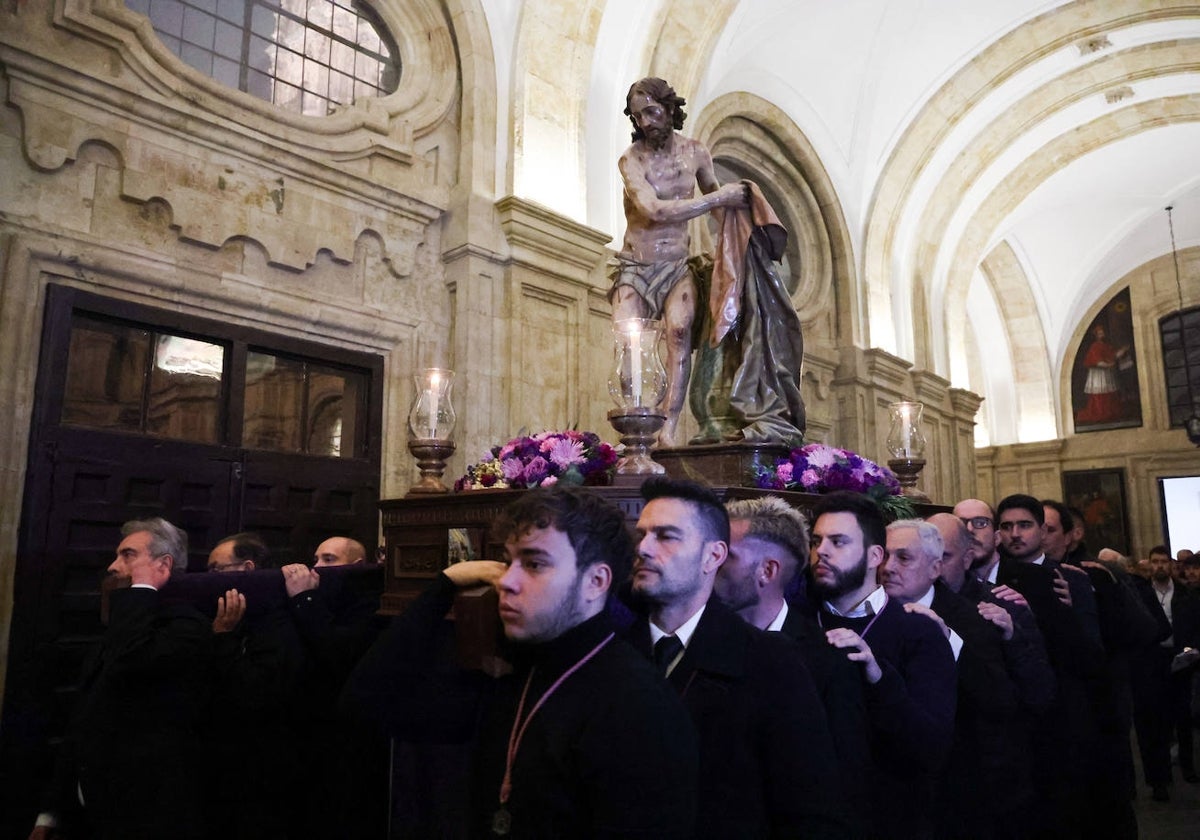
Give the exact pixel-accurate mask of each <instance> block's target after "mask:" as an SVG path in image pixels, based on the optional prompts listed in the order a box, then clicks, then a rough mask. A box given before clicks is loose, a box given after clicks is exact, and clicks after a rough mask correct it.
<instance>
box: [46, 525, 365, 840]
mask: <svg viewBox="0 0 1200 840" xmlns="http://www.w3.org/2000/svg"><path fill="white" fill-rule="evenodd" d="M121 535H122V540H121V542H120V545H119V546H118V547H117V551H116V558H115V559H114V560H113V562H112V564H111V565H110V566H109V567H108V572H109V575H110V576H111V577H112V578H113V579H114V580H115V579H122V580H124V581H128V586H125V587H117V588H114V589H112V590H111V591H110V592H109V593H108V596H107V604H108V610H107V612H108V620H107V627H106V628H105V631H104V635H103V637H102V639H101V641H100V643H99V645H98V646H97V647H96V648H95V650H93V651H92V652H91V654H90V655H89V656H88V657H87V658H86V660H85V664H84V667H83V671H82V674H81V675H80V679H79V685H78V688H79V692H78V695H79V696H78V699H77V701H76V703H75V709H74V711H73V713H72V715H71V718H70V722H69V724H68V728H67V731H66V733H65V735H64V737H63V739H62V742H61V744H60V745H59V746H58V749H57V755H56V758H55V762H54V765H55V769H54V774H53V778H52V780H51V781H50V782H49V784H48V785H47V787H46V791H45V794H44V796H43V798H42V801H41V802H40V803H39V805H40V808H41V813H40V814H39V815H38V817H37V820H36V824H35V826H34V828H33V830H32V833H31V834H30V838H31V840H41V839H42V838H47V839H48V838H56V837H62V838H67V840H74V838H98V839H99V838H105V839H106V840H107V839H109V838H111V840H137V839H138V838H164V840H165V838H182V839H183V840H189V838H195V840H201V838H205V839H207V838H214V837H221V838H229V840H249V838H261V839H262V840H281V839H282V838H305V840H307V839H308V838H312V840H317V838H332V837H356V836H358V837H381V836H384V832H385V831H386V812H385V807H386V806H385V805H384V804H383V800H384V797H383V796H382V793H383V790H384V785H385V778H386V772H387V771H386V768H387V764H386V759H387V755H386V744H385V743H383V742H381V739H380V738H379V737H378V736H377V735H376V734H375V733H373V732H369V731H367V730H365V729H364V728H363V727H362V726H357V725H355V724H354V723H353V721H350V720H346V719H345V718H343V717H342V716H339V715H338V714H337V699H338V696H339V694H340V691H341V687H342V684H343V683H344V682H345V680H346V678H347V676H348V675H349V673H350V671H351V670H352V669H353V667H354V665H355V664H356V663H357V661H358V660H359V659H360V658H361V656H362V655H363V654H364V653H365V651H366V650H367V649H368V648H369V647H370V645H371V643H372V641H373V640H374V638H375V636H376V635H377V634H378V631H379V630H380V629H381V625H380V624H379V618H378V617H377V615H376V613H377V611H378V609H379V592H378V589H379V588H381V587H374V586H372V585H370V584H371V581H370V580H369V581H368V585H367V586H366V587H365V588H364V587H362V586H358V587H356V586H352V585H350V581H349V580H348V579H344V580H340V579H339V578H340V577H341V578H344V577H346V575H339V574H338V572H341V571H347V572H348V571H349V570H351V569H356V568H358V567H360V566H361V565H362V564H363V561H364V555H365V552H364V549H363V546H362V545H361V544H360V543H358V542H357V541H355V540H352V539H349V538H346V537H332V538H330V539H328V540H325V541H324V542H322V543H321V545H320V546H319V547H318V548H317V550H316V553H315V555H314V557H313V564H312V566H311V567H310V566H308V565H306V564H303V563H293V564H289V565H286V566H283V568H282V569H277V570H273V571H270V572H263V571H262V570H264V569H270V568H271V564H270V553H269V551H268V549H267V546H266V545H265V544H264V542H263V541H262V539H261V538H260V537H258V536H257V535H255V534H249V533H246V534H234V535H232V536H230V537H227V538H225V539H223V540H221V541H220V542H219V543H218V544H217V545H216V546H215V547H214V548H213V549H212V551H211V553H210V554H209V557H208V569H207V571H208V573H209V574H208V575H187V576H186V578H184V575H185V572H186V569H187V556H188V539H187V534H186V533H185V532H184V531H182V530H181V529H179V528H177V527H175V526H174V525H172V524H171V523H170V522H168V521H166V520H164V519H161V518H154V519H147V520H137V521H132V522H127V523H125V525H124V526H123V527H122V529H121ZM367 577H368V578H372V579H379V578H381V575H374V576H367ZM281 579H282V585H281V584H280V580H281ZM205 584H208V585H205ZM217 592H221V593H224V594H220V595H217V594H216V593H217ZM205 593H211V594H205ZM318 593H320V595H321V597H318ZM200 602H203V603H200ZM198 607H201V608H198ZM370 777H374V778H377V779H378V780H379V781H378V783H377V784H378V787H379V789H380V790H379V793H378V794H377V795H375V796H369V795H364V791H362V790H360V789H359V788H358V785H360V784H361V783H362V782H363V780H364V779H367V778H370ZM314 779H319V780H320V783H319V786H318V787H315V788H314V786H313V780H314ZM298 792H300V793H299V795H298ZM376 803H378V807H376Z"/></svg>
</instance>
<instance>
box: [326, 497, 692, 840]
mask: <svg viewBox="0 0 1200 840" xmlns="http://www.w3.org/2000/svg"><path fill="white" fill-rule="evenodd" d="M492 536H493V539H494V541H495V542H497V543H500V544H502V545H503V546H504V549H503V550H504V557H505V560H506V562H504V563H499V562H495V561H489V560H470V561H466V562H462V563H454V564H452V565H450V566H448V567H447V568H446V569H444V570H443V571H442V572H441V573H440V574H439V575H438V576H437V578H436V579H435V580H434V581H433V582H432V584H431V585H430V587H429V588H428V589H427V590H426V591H425V592H424V593H423V594H422V595H421V596H420V597H419V598H418V599H417V600H416V601H415V602H414V603H413V604H412V605H411V606H410V607H409V608H408V609H407V610H406V611H405V612H404V613H403V614H402V615H401V616H400V617H399V618H397V619H396V621H395V623H394V624H393V625H392V627H391V629H389V630H388V631H387V632H386V633H385V634H384V635H383V636H381V637H380V639H379V641H378V643H377V644H376V645H375V646H374V647H373V648H372V649H371V651H370V652H369V653H368V654H367V656H366V657H365V658H364V659H363V661H362V662H361V663H360V664H359V666H358V668H357V670H356V671H355V672H354V674H353V676H352V677H351V679H350V682H349V684H348V685H347V688H346V696H345V705H346V707H347V711H349V712H351V713H359V714H363V715H365V716H367V717H369V718H372V719H374V720H376V721H377V722H378V723H381V724H383V725H384V726H385V727H386V728H387V729H388V730H389V732H390V733H391V734H393V735H396V736H397V737H399V738H401V739H403V740H407V741H420V742H427V743H428V742H432V743H461V742H468V743H470V744H471V746H472V750H471V752H472V756H471V759H472V760H471V784H470V785H469V787H470V793H469V802H465V803H454V805H455V806H456V807H455V808H454V809H453V812H454V813H458V814H459V815H461V818H462V819H463V821H464V824H463V825H461V826H457V827H455V828H454V830H452V831H448V833H449V834H452V835H453V836H466V837H484V836H488V837H490V836H492V835H493V834H501V835H503V834H511V835H512V836H514V837H644V838H647V840H649V838H655V840H658V838H672V837H678V838H684V837H691V836H692V835H693V832H694V821H695V809H696V781H697V757H696V743H695V736H694V734H693V733H692V731H691V727H690V726H689V725H688V723H687V715H686V713H685V712H684V710H683V707H682V705H681V704H680V702H679V700H678V698H677V697H676V696H675V694H674V692H673V691H671V689H670V688H669V687H668V686H667V685H666V684H664V683H663V682H662V680H660V679H659V677H658V675H657V674H656V673H655V671H654V669H653V668H652V667H651V666H650V664H649V663H648V662H647V661H646V660H645V659H644V658H643V657H642V656H640V655H639V654H638V653H637V652H636V651H634V650H633V649H631V648H630V646H629V645H628V644H627V643H626V642H625V641H623V640H622V639H620V638H617V637H616V635H615V632H614V628H613V626H612V623H611V621H610V618H609V614H608V612H607V610H606V609H605V606H606V602H607V599H608V596H609V592H610V591H611V589H612V588H613V587H614V585H615V584H616V583H618V582H619V581H620V580H622V579H624V577H625V575H626V573H627V570H628V568H629V564H630V560H631V557H632V554H633V550H632V546H631V544H630V539H629V533H628V531H627V529H626V527H625V517H624V514H623V513H622V512H621V511H620V510H619V509H617V507H616V506H615V505H613V504H611V503H609V502H607V501H605V500H604V499H602V498H600V497H599V496H598V495H596V494H594V493H590V492H588V491H586V490H582V489H578V488H570V487H562V488H559V487H556V488H553V489H549V488H538V489H535V490H530V491H529V492H528V493H523V494H522V495H521V497H520V498H519V499H518V500H517V501H515V502H514V503H513V504H511V505H510V506H509V507H508V508H507V509H505V510H504V511H503V512H502V513H501V514H500V516H499V517H498V519H497V521H496V523H495V525H494V526H493V533H492ZM479 584H491V585H492V586H493V587H494V588H495V591H496V594H497V596H498V598H499V605H500V609H499V612H500V623H501V624H503V626H504V635H505V636H506V638H507V641H508V650H507V654H508V659H509V660H510V661H511V663H512V668H513V671H512V673H508V674H506V675H504V676H502V677H500V678H498V679H492V678H490V677H488V676H486V675H484V674H483V673H480V672H477V671H464V670H462V669H454V668H452V667H451V666H450V664H449V663H448V662H445V661H440V660H439V658H438V656H437V652H438V650H439V649H440V647H441V645H440V642H442V641H445V640H444V639H439V627H440V626H441V625H442V618H443V616H445V615H446V613H447V611H448V610H449V609H450V607H451V605H452V604H453V603H454V597H455V594H456V593H457V591H458V590H459V589H460V588H462V587H470V586H477V585H479ZM418 833H421V834H422V836H424V832H418Z"/></svg>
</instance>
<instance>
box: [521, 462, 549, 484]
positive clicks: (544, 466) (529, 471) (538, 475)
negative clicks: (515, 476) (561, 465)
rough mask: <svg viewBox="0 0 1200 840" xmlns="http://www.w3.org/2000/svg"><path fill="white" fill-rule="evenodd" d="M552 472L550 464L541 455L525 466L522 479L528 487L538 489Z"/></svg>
mask: <svg viewBox="0 0 1200 840" xmlns="http://www.w3.org/2000/svg"><path fill="white" fill-rule="evenodd" d="M549 472H550V464H549V463H548V462H547V461H546V459H545V458H543V457H542V456H541V455H538V456H537V457H536V458H534V459H533V460H532V461H530V462H529V463H528V464H526V466H525V470H524V472H523V473H522V478H523V479H524V481H525V485H526V486H527V487H536V486H537V485H538V484H539V483H541V481H542V479H543V478H545V477H546V476H547V475H548V474H549Z"/></svg>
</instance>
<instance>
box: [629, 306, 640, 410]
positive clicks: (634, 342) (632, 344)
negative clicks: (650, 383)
mask: <svg viewBox="0 0 1200 840" xmlns="http://www.w3.org/2000/svg"><path fill="white" fill-rule="evenodd" d="M629 351H630V352H629V365H630V367H631V369H632V370H631V372H630V378H631V379H632V380H633V382H632V388H633V404H634V405H635V406H640V405H641V404H642V331H641V329H640V328H639V327H638V324H637V322H636V321H635V322H633V323H632V324H630V325H629Z"/></svg>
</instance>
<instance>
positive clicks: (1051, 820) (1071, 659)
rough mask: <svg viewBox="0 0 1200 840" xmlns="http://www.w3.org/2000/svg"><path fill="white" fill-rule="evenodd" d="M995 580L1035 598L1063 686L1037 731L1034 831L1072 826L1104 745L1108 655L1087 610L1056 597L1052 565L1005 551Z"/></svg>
mask: <svg viewBox="0 0 1200 840" xmlns="http://www.w3.org/2000/svg"><path fill="white" fill-rule="evenodd" d="M996 580H997V582H998V583H1003V584H1007V585H1008V586H1011V587H1012V588H1013V589H1015V590H1017V591H1018V592H1020V593H1021V594H1022V595H1024V596H1025V598H1026V600H1028V601H1029V606H1030V608H1031V609H1032V610H1033V614H1034V616H1035V617H1036V618H1037V621H1038V626H1039V627H1040V628H1041V631H1042V636H1043V638H1044V639H1045V641H1046V652H1047V653H1048V654H1049V657H1050V664H1051V666H1052V667H1053V668H1054V675H1055V679H1056V681H1057V683H1058V693H1057V696H1056V698H1055V702H1054V704H1053V705H1052V706H1051V707H1050V709H1048V710H1047V712H1046V713H1045V714H1044V715H1042V716H1041V717H1040V718H1039V719H1038V720H1037V721H1036V722H1035V726H1034V732H1033V738H1032V746H1033V752H1034V762H1033V774H1034V784H1035V788H1036V793H1037V797H1036V799H1035V803H1034V811H1033V815H1032V817H1031V819H1032V825H1033V826H1034V827H1035V834H1036V833H1038V832H1042V833H1050V834H1053V833H1055V832H1059V831H1066V830H1069V829H1070V827H1071V826H1076V827H1078V825H1082V824H1083V823H1084V821H1085V820H1086V819H1087V818H1088V817H1089V814H1090V811H1089V799H1088V791H1089V790H1090V789H1091V788H1092V787H1094V786H1095V783H1096V781H1097V779H1098V770H1099V769H1100V768H1099V767H1098V765H1097V760H1098V758H1097V757H1098V755H1099V752H1098V749H1099V746H1100V744H1101V738H1100V729H1099V724H1098V719H1097V714H1096V708H1095V703H1094V687H1095V685H1096V683H1097V682H1098V681H1103V680H1105V679H1107V675H1108V661H1107V656H1106V654H1105V651H1104V647H1103V645H1101V644H1100V642H1099V641H1098V640H1097V639H1096V638H1094V637H1093V635H1092V634H1091V633H1090V632H1089V631H1088V630H1087V628H1086V622H1085V620H1084V619H1083V617H1081V615H1080V614H1079V613H1078V612H1077V611H1076V610H1075V609H1074V608H1073V607H1068V606H1066V605H1065V604H1063V603H1062V602H1061V601H1060V600H1059V599H1058V595H1057V594H1056V593H1055V591H1054V581H1055V576H1054V572H1053V570H1052V568H1048V567H1046V566H1036V565H1034V564H1032V563H1021V562H1018V561H1014V560H1011V559H1009V558H1007V557H1001V559H1000V568H999V571H998V573H997V577H996ZM1069 580H1070V578H1068V581H1069ZM1089 588H1090V587H1089Z"/></svg>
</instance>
